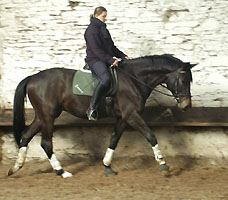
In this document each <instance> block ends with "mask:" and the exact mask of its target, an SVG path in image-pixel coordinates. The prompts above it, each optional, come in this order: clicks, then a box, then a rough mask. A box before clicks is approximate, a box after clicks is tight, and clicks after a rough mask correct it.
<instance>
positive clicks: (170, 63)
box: [124, 54, 183, 71]
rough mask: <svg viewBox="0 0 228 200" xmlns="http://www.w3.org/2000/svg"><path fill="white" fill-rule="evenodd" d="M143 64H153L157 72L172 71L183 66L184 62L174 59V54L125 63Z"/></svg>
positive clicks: (146, 57)
mask: <svg viewBox="0 0 228 200" xmlns="http://www.w3.org/2000/svg"><path fill="white" fill-rule="evenodd" d="M142 62H145V63H150V64H151V63H153V65H152V66H154V67H155V68H156V70H164V69H165V68H167V70H170V71H172V70H175V69H177V68H180V67H181V66H183V62H182V61H181V60H180V59H178V58H176V57H174V56H173V55H172V54H163V55H151V56H142V57H138V58H134V59H131V60H128V61H125V62H124V63H126V64H127V63H129V64H130V65H137V64H142Z"/></svg>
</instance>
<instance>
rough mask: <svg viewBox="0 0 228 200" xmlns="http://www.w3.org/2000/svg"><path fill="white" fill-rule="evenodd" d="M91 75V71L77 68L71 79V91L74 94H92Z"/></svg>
mask: <svg viewBox="0 0 228 200" xmlns="http://www.w3.org/2000/svg"><path fill="white" fill-rule="evenodd" d="M93 90H94V89H93V77H92V73H91V72H84V71H81V70H78V71H76V72H75V75H74V80H73V93H74V94H76V95H85V96H92V95H93Z"/></svg>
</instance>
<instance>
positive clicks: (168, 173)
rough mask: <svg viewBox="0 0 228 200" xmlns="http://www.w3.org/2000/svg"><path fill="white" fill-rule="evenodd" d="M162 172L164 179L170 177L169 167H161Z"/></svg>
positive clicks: (164, 165)
mask: <svg viewBox="0 0 228 200" xmlns="http://www.w3.org/2000/svg"><path fill="white" fill-rule="evenodd" d="M160 171H161V173H162V175H163V176H164V177H170V171H169V166H168V165H166V164H162V165H160Z"/></svg>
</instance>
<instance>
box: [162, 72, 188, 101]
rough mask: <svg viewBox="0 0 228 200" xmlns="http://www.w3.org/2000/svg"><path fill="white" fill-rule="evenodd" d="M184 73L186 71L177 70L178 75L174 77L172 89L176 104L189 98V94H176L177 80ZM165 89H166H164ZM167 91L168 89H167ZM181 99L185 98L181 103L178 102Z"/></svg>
mask: <svg viewBox="0 0 228 200" xmlns="http://www.w3.org/2000/svg"><path fill="white" fill-rule="evenodd" d="M183 73H186V71H184V70H183V69H179V70H178V73H177V75H176V77H175V80H174V83H173V88H174V94H173V96H174V98H175V99H176V101H177V102H178V103H181V102H183V101H184V100H186V99H188V98H191V94H190V93H189V94H183V93H182V92H178V88H179V79H180V74H183ZM166 88H167V87H166ZM167 89H168V88H167ZM181 97H182V98H183V97H185V98H184V99H182V101H181V100H180V99H181Z"/></svg>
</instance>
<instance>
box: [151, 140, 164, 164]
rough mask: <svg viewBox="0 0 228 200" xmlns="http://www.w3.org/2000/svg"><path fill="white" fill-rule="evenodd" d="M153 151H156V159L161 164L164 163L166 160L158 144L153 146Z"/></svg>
mask: <svg viewBox="0 0 228 200" xmlns="http://www.w3.org/2000/svg"><path fill="white" fill-rule="evenodd" d="M152 149H153V151H154V156H155V160H156V161H157V162H158V163H159V164H160V165H164V164H165V161H164V159H163V156H162V154H161V151H160V149H159V148H158V144H156V145H155V146H154V147H152Z"/></svg>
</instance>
